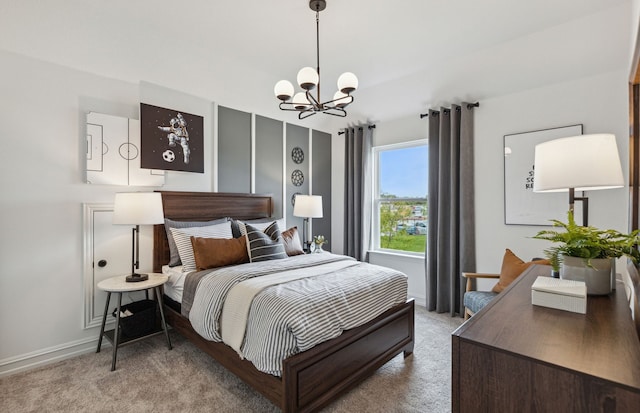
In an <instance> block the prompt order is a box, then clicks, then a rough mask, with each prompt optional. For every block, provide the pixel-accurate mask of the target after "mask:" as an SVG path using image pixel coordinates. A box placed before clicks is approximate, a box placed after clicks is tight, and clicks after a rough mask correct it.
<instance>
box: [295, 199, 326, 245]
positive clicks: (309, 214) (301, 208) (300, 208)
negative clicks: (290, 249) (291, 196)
mask: <svg viewBox="0 0 640 413" xmlns="http://www.w3.org/2000/svg"><path fill="white" fill-rule="evenodd" d="M293 216H296V217H301V218H304V226H303V227H302V238H303V239H304V243H303V246H304V250H305V251H308V250H309V245H310V244H311V243H310V242H309V238H310V237H308V235H307V234H308V233H309V218H322V196H320V195H296V203H295V205H294V206H293ZM309 235H311V234H309Z"/></svg>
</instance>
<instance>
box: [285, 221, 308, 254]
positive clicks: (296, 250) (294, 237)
mask: <svg viewBox="0 0 640 413" xmlns="http://www.w3.org/2000/svg"><path fill="white" fill-rule="evenodd" d="M281 235H282V243H283V244H284V250H285V251H286V252H287V255H288V256H289V257H291V256H293V255H301V254H304V250H303V249H302V243H301V242H300V236H299V235H298V227H291V228H289V229H288V230H286V231H284V232H283V233H282V234H281Z"/></svg>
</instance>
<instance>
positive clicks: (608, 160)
mask: <svg viewBox="0 0 640 413" xmlns="http://www.w3.org/2000/svg"><path fill="white" fill-rule="evenodd" d="M623 186H624V178H623V176H622V166H621V164H620V157H619V155H618V146H617V145H616V137H615V136H614V135H611V134H595V135H579V136H572V137H568V138H560V139H554V140H551V141H548V142H543V143H540V144H538V145H536V147H535V161H534V180H533V192H567V191H568V192H569V210H570V211H571V212H572V213H573V211H574V204H575V202H576V201H580V202H582V225H583V226H585V227H586V226H587V225H588V215H589V199H588V198H587V197H586V196H584V194H583V196H581V197H576V196H575V191H592V190H599V189H612V188H622V187H623Z"/></svg>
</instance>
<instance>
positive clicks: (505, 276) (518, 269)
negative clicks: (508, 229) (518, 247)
mask: <svg viewBox="0 0 640 413" xmlns="http://www.w3.org/2000/svg"><path fill="white" fill-rule="evenodd" d="M533 264H539V265H550V264H551V263H550V262H549V260H536V261H529V262H524V261H522V260H521V259H520V258H518V257H517V256H516V254H514V253H513V252H511V250H510V249H508V248H507V249H506V250H505V252H504V257H503V258H502V269H501V270H500V281H498V283H497V284H496V285H494V286H493V288H492V289H491V291H493V292H494V293H499V292H501V291H502V290H504V289H505V288H507V287H508V286H509V284H511V282H512V281H513V280H515V279H516V278H518V276H519V275H520V274H522V273H523V272H524V270H526V269H527V268H529V267H530V266H531V265H533Z"/></svg>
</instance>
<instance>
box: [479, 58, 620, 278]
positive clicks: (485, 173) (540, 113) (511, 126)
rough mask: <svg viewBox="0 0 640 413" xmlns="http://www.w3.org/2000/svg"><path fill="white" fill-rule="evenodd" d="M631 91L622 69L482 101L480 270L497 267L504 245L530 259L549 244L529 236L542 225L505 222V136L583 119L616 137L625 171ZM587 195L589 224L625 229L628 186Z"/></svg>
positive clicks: (593, 129) (589, 127) (590, 128)
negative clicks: (508, 223) (507, 223)
mask: <svg viewBox="0 0 640 413" xmlns="http://www.w3.org/2000/svg"><path fill="white" fill-rule="evenodd" d="M627 93H628V91H627V82H626V73H625V72H624V71H619V72H613V73H607V74H603V75H599V76H594V77H590V78H584V79H578V80H575V81H572V82H566V83H561V84H556V85H550V86H546V87H543V88H538V89H533V90H528V91H524V92H521V93H517V94H512V95H508V96H501V97H496V98H493V99H486V100H483V101H482V102H481V106H480V107H479V108H477V109H476V113H475V136H476V138H475V144H476V145H475V150H476V151H475V162H476V165H475V171H476V175H475V176H476V178H475V182H476V230H477V239H478V242H477V244H476V256H477V270H478V271H481V272H496V271H499V270H500V263H501V260H502V256H503V253H504V249H505V248H510V249H511V250H512V251H513V252H514V253H515V254H516V255H518V256H519V257H521V258H523V259H526V260H528V259H530V258H532V257H535V256H538V257H539V256H542V251H543V250H544V249H545V248H547V247H548V246H549V244H548V243H546V242H545V241H541V240H535V239H531V238H530V237H532V236H533V235H535V234H536V233H537V231H538V230H540V229H541V228H544V227H537V226H520V225H505V224H504V206H503V205H504V173H503V171H504V163H503V161H504V160H503V137H504V135H507V134H512V133H518V132H526V131H532V130H539V129H545V128H553V127H558V126H566V125H574V124H578V123H581V124H583V133H585V134H590V133H613V134H615V135H616V138H617V144H618V150H619V152H620V160H621V162H622V169H623V171H627V170H628V157H629V155H628V153H629V149H628V146H629V145H628V119H627V113H628V107H627V102H628V94H627ZM625 175H626V173H625ZM626 179H627V177H626V176H625V180H626ZM587 195H588V197H589V209H590V210H589V224H590V225H593V226H596V227H600V228H613V229H617V230H620V231H627V229H628V228H627V222H628V219H627V218H628V205H629V202H628V189H627V188H621V189H612V190H604V191H591V192H588V193H587ZM567 204H568V196H567ZM576 208H580V205H579V204H577V206H576Z"/></svg>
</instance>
